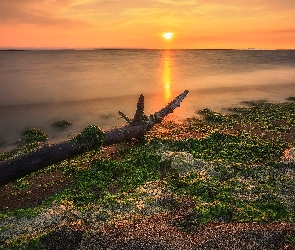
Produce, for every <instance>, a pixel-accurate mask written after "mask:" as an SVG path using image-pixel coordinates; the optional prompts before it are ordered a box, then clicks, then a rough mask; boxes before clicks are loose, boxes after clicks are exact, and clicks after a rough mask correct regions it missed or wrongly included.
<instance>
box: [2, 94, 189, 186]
mask: <svg viewBox="0 0 295 250" xmlns="http://www.w3.org/2000/svg"><path fill="white" fill-rule="evenodd" d="M187 94H188V91H187V90H185V91H184V92H183V93H181V94H180V95H179V96H177V97H176V98H175V99H174V100H173V101H172V102H170V103H169V104H168V105H167V106H166V107H164V108H162V109H161V110H159V111H158V112H155V113H154V114H151V115H150V116H146V115H145V114H144V96H143V95H140V96H139V99H138V103H137V110H136V112H135V115H134V118H133V119H132V120H131V119H129V118H128V117H127V116H125V115H124V114H123V113H122V112H120V113H121V116H122V114H123V117H124V116H125V118H124V119H125V120H126V121H127V122H128V124H127V125H125V126H122V127H116V128H113V129H110V130H107V131H105V132H104V131H102V130H101V129H100V128H99V127H96V126H88V127H86V128H85V129H84V130H83V131H82V132H81V133H80V134H78V135H77V136H76V137H74V138H72V139H70V140H68V141H64V142H61V143H58V144H52V145H48V146H44V147H41V148H38V149H36V150H35V151H33V152H30V153H28V154H25V155H22V156H19V157H16V158H13V159H10V160H7V161H3V162H0V186H1V185H5V184H7V183H9V182H11V181H15V180H16V179H18V178H21V177H23V176H25V175H27V174H30V173H32V172H35V171H37V170H39V169H42V168H45V167H47V166H50V165H52V164H55V163H58V162H60V161H62V160H65V159H68V158H71V157H73V156H76V155H79V154H81V153H84V152H87V151H90V150H93V149H99V148H100V147H102V146H108V145H111V144H116V143H120V142H124V141H129V140H131V139H133V138H140V137H143V136H144V133H145V132H146V131H148V130H150V129H151V128H152V127H153V126H154V125H155V124H157V123H160V122H161V121H162V120H163V119H164V118H165V117H166V116H167V115H168V114H170V113H173V111H174V109H176V108H177V107H179V106H180V103H181V102H182V100H183V99H184V98H185V97H186V95H187ZM126 118H127V119H126Z"/></svg>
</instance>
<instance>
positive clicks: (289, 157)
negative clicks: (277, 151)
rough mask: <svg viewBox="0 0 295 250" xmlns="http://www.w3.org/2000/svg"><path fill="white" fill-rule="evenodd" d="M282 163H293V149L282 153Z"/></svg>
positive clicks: (294, 153)
mask: <svg viewBox="0 0 295 250" xmlns="http://www.w3.org/2000/svg"><path fill="white" fill-rule="evenodd" d="M282 162H283V163H284V164H293V163H295V148H289V149H286V150H285V151H284V154H283V157H282Z"/></svg>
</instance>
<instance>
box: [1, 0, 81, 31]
mask: <svg viewBox="0 0 295 250" xmlns="http://www.w3.org/2000/svg"><path fill="white" fill-rule="evenodd" d="M73 3H74V0H60V1H55V0H26V1H18V0H9V1H1V2H0V22H1V24H2V25H3V24H8V25H15V24H33V25H38V26H52V25H55V26H56V25H57V26H69V25H72V24H75V25H77V23H78V22H79V20H71V19H68V18H65V17H63V16H62V14H61V12H62V11H63V10H64V9H65V8H67V7H69V6H71V5H72V4H73Z"/></svg>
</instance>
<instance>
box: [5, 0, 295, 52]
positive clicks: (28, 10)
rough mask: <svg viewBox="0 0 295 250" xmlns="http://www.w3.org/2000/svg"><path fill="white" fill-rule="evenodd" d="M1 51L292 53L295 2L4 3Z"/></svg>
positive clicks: (28, 0)
mask: <svg viewBox="0 0 295 250" xmlns="http://www.w3.org/2000/svg"><path fill="white" fill-rule="evenodd" d="M164 32H172V33H173V38H172V39H171V40H169V41H168V40H165V39H164V38H163V36H162V35H163V33H164ZM0 47H1V48H112V47H115V48H116V47H120V48H122V47H123V48H165V47H170V48H188V49H191V48H195V49H203V48H209V49H210V48H212V49H215V48H216V49H217V48H225V49H226V48H233V49H246V48H249V47H251V48H254V47H255V48H263V49H276V48H277V49H289V48H295V1H294V0H181V1H180V0H1V1H0Z"/></svg>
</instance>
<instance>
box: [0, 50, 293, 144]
mask: <svg viewBox="0 0 295 250" xmlns="http://www.w3.org/2000/svg"><path fill="white" fill-rule="evenodd" d="M185 89H188V90H189V91H190V93H189V95H188V96H187V98H186V99H185V100H184V102H183V103H182V105H181V108H179V109H178V110H177V111H176V112H175V113H174V114H173V115H171V116H170V119H182V118H185V117H188V116H192V115H194V114H195V112H196V111H197V110H200V109H203V108H211V109H213V110H216V111H220V110H221V109H222V108H226V107H230V106H239V105H240V102H241V101H246V100H262V99H263V100H268V101H272V102H282V101H285V98H286V97H289V96H295V51H294V50H281V51H260V50H259V51H257V50H253V51H252V50H244V51H243V50H86V51H85V50H84V51H79V50H77V51H75V50H64V51H0V137H1V138H2V139H3V140H4V141H5V142H6V143H5V144H4V146H5V147H7V146H10V145H12V144H13V143H14V142H16V141H17V140H18V139H19V138H20V134H21V133H22V132H23V131H24V130H26V129H29V128H33V127H36V128H41V129H42V130H44V131H45V132H46V133H47V134H49V135H50V139H51V140H52V141H59V140H63V139H66V138H67V137H69V136H71V135H75V134H76V133H78V132H79V131H80V130H81V129H82V128H83V127H85V126H87V125H90V124H94V125H98V126H100V127H102V128H103V129H108V128H110V127H113V126H116V125H123V124H124V121H123V120H122V119H119V115H118V114H117V112H118V110H121V111H123V112H124V113H125V114H126V115H128V116H130V117H132V116H133V114H134V111H135V108H136V102H137V98H138V95H139V94H141V93H142V94H144V95H145V108H146V113H147V114H149V113H151V112H155V111H157V110H158V109H160V108H161V107H163V106H164V105H165V104H166V103H168V102H169V101H170V100H172V99H173V98H174V97H175V96H177V95H178V94H179V93H181V92H182V91H183V90H185ZM62 119H66V120H69V121H71V122H73V125H72V126H71V127H70V128H69V129H67V130H64V131H58V130H56V129H54V128H53V127H52V126H51V124H52V123H53V122H55V121H58V120H62Z"/></svg>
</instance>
